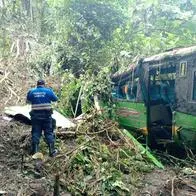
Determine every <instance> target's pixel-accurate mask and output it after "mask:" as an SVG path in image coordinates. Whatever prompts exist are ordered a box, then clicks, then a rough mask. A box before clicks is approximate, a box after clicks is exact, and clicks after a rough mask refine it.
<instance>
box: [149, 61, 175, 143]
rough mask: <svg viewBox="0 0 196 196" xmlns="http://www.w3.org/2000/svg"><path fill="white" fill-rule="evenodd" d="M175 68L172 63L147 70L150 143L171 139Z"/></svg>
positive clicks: (154, 66)
mask: <svg viewBox="0 0 196 196" xmlns="http://www.w3.org/2000/svg"><path fill="white" fill-rule="evenodd" d="M175 77H176V67H175V66H174V65H173V64H172V63H165V64H161V65H153V66H151V67H150V68H149V82H148V103H147V104H148V105H147V109H148V115H149V117H148V126H149V130H150V131H149V136H150V140H151V143H152V144H153V142H154V144H155V143H157V141H159V142H160V141H164V140H165V141H166V140H168V141H169V140H171V139H172V109H173V105H174V103H175Z"/></svg>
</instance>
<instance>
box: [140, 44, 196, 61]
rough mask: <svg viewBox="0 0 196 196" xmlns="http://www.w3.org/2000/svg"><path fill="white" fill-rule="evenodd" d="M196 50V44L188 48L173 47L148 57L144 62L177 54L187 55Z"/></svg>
mask: <svg viewBox="0 0 196 196" xmlns="http://www.w3.org/2000/svg"><path fill="white" fill-rule="evenodd" d="M195 52H196V46H191V47H187V48H177V49H173V50H171V51H167V52H163V53H160V54H157V55H153V56H150V57H147V58H145V59H144V60H143V62H144V63H147V62H151V61H160V60H163V59H166V58H172V57H174V56H175V57H176V56H187V55H191V54H193V53H195Z"/></svg>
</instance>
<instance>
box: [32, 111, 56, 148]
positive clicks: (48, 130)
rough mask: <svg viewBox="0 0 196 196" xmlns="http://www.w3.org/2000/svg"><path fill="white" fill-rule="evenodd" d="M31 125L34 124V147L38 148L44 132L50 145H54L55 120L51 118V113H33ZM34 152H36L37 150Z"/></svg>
mask: <svg viewBox="0 0 196 196" xmlns="http://www.w3.org/2000/svg"><path fill="white" fill-rule="evenodd" d="M30 115H31V123H32V145H33V148H34V146H38V145H39V142H40V138H41V136H42V131H44V136H45V139H46V142H47V144H48V145H50V144H52V145H54V142H55V135H54V132H53V129H54V127H53V119H52V117H51V111H31V113H30ZM33 151H36V150H35V149H34V150H33Z"/></svg>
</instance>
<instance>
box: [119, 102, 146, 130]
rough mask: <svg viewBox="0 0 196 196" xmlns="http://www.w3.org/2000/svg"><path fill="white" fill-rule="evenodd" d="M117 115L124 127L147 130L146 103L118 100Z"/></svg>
mask: <svg viewBox="0 0 196 196" xmlns="http://www.w3.org/2000/svg"><path fill="white" fill-rule="evenodd" d="M116 116H117V118H118V122H119V124H120V125H121V126H124V127H130V128H132V127H134V128H136V129H143V132H144V133H145V131H146V107H145V105H144V103H136V102H128V101H117V102H116Z"/></svg>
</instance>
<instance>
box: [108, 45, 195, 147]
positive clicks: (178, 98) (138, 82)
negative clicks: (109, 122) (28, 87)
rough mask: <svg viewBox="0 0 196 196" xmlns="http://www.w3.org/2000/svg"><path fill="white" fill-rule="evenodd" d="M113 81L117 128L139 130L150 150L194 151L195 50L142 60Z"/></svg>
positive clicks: (179, 50)
mask: <svg viewBox="0 0 196 196" xmlns="http://www.w3.org/2000/svg"><path fill="white" fill-rule="evenodd" d="M112 80H113V82H114V89H113V92H112V96H113V100H114V102H115V105H116V116H117V117H118V121H119V123H120V125H122V126H124V127H126V128H129V129H130V128H131V129H132V130H133V129H137V130H140V131H141V132H142V133H143V134H144V135H147V136H148V137H147V138H148V143H149V144H150V145H151V146H154V145H157V144H161V143H162V144H168V143H174V142H175V143H178V144H180V145H184V146H187V147H189V148H191V149H194V150H195V149H196V46H193V47H189V48H181V49H175V50H172V51H168V52H164V53H161V54H158V55H155V56H151V57H149V58H145V59H142V60H140V61H139V63H138V64H137V65H136V66H135V68H134V69H130V70H129V71H127V72H124V73H122V74H118V75H114V76H113V78H112Z"/></svg>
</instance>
